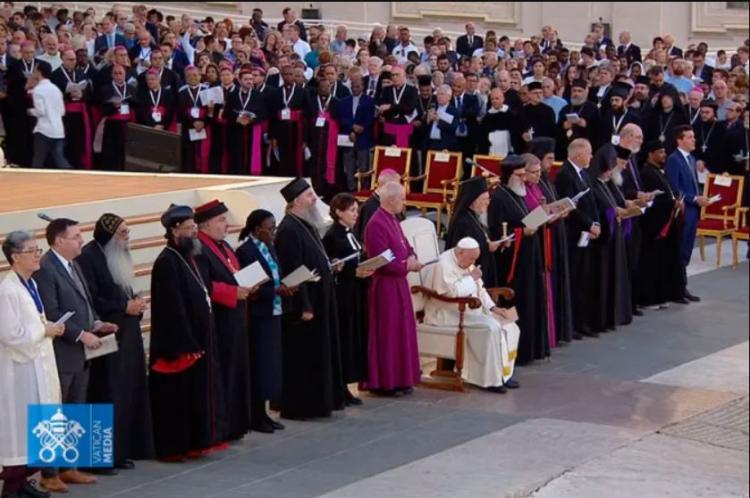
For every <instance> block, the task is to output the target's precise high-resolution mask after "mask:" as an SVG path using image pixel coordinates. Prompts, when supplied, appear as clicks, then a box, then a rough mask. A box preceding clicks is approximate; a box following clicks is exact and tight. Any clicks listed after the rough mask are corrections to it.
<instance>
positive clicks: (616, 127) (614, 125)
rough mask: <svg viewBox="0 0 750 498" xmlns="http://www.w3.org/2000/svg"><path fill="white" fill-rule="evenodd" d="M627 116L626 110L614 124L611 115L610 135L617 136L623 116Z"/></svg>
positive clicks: (613, 118)
mask: <svg viewBox="0 0 750 498" xmlns="http://www.w3.org/2000/svg"><path fill="white" fill-rule="evenodd" d="M627 115H628V110H627V109H625V112H623V113H622V116H621V117H620V119H619V121H616V122H615V115H614V114H613V115H612V133H614V134H615V135H617V132H618V131H619V130H620V126H622V120H623V119H625V116H627Z"/></svg>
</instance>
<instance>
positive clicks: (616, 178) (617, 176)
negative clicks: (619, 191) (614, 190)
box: [612, 169, 625, 187]
mask: <svg viewBox="0 0 750 498" xmlns="http://www.w3.org/2000/svg"><path fill="white" fill-rule="evenodd" d="M612 181H613V182H614V184H615V185H617V186H618V187H622V184H623V183H625V179H624V178H623V177H622V172H620V170H617V169H616V170H615V171H614V172H613V173H612Z"/></svg>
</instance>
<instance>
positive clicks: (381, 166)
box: [354, 145, 411, 202]
mask: <svg viewBox="0 0 750 498" xmlns="http://www.w3.org/2000/svg"><path fill="white" fill-rule="evenodd" d="M410 164H411V149H406V148H399V147H384V146H382V145H378V146H377V147H375V155H374V158H373V160H372V169H370V170H369V171H362V172H357V173H354V177H355V178H356V179H357V191H356V192H355V193H354V197H355V198H356V199H357V200H358V201H360V202H361V201H365V200H367V199H369V198H370V196H371V195H372V192H373V191H374V190H375V188H376V187H377V180H378V176H379V175H380V173H381V172H382V171H383V170H386V169H392V170H394V171H396V172H397V173H398V174H399V175H401V178H406V177H407V176H408V175H409V165H410ZM366 179H369V182H365V180H366ZM366 183H369V186H368V187H367V188H365V185H366Z"/></svg>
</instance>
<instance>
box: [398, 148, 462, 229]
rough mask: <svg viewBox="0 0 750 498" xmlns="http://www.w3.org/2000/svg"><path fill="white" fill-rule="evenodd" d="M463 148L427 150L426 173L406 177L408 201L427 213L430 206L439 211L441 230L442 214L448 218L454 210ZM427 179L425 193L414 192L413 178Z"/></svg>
mask: <svg viewBox="0 0 750 498" xmlns="http://www.w3.org/2000/svg"><path fill="white" fill-rule="evenodd" d="M461 161H462V154H461V153H460V152H448V151H447V150H444V151H437V150H429V151H427V166H426V167H425V173H424V175H419V176H415V177H407V178H406V205H407V206H411V207H415V208H419V209H421V210H422V214H423V215H424V214H425V212H426V211H427V210H428V209H434V210H436V211H437V233H438V234H440V228H441V224H442V220H441V218H442V214H443V211H446V214H447V215H448V219H450V216H451V212H452V203H453V199H455V197H456V190H457V189H458V182H459V179H460V178H461V174H462V173H463V164H462V162H461ZM419 180H424V182H423V184H422V192H421V193H413V192H411V189H410V186H411V182H414V181H419Z"/></svg>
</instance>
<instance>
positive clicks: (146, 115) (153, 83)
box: [136, 68, 177, 132]
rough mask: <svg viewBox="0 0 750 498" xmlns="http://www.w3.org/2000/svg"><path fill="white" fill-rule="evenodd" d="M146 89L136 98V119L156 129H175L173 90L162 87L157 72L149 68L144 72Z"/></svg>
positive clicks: (175, 112) (139, 122)
mask: <svg viewBox="0 0 750 498" xmlns="http://www.w3.org/2000/svg"><path fill="white" fill-rule="evenodd" d="M144 74H145V81H146V90H145V92H144V93H143V95H142V97H141V98H140V99H139V100H138V104H137V108H136V121H137V122H138V124H141V125H144V126H150V127H152V128H155V129H157V130H169V131H174V132H176V131H177V122H176V119H175V118H176V116H177V105H176V102H175V97H174V92H173V90H171V89H168V88H164V87H163V86H162V84H161V80H160V78H159V72H158V71H157V70H155V69H153V68H152V69H149V70H147V71H146V72H145V73H144Z"/></svg>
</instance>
